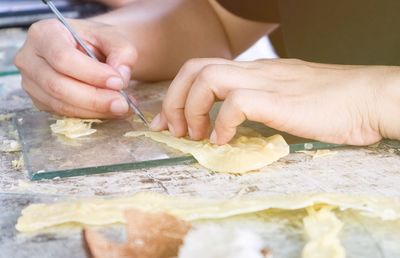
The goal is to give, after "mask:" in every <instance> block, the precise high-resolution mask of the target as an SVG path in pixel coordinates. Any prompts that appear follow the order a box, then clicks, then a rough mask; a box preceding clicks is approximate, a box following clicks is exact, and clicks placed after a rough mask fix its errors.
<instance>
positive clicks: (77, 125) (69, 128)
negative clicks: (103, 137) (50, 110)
mask: <svg viewBox="0 0 400 258" xmlns="http://www.w3.org/2000/svg"><path fill="white" fill-rule="evenodd" d="M101 122H102V121H101V120H98V119H79V118H64V119H59V120H57V121H56V122H55V123H54V124H52V125H50V128H51V131H52V132H53V133H56V134H61V135H64V136H65V137H68V138H71V139H76V138H79V137H82V136H87V135H90V134H93V133H95V132H96V131H97V130H96V129H92V124H93V123H101Z"/></svg>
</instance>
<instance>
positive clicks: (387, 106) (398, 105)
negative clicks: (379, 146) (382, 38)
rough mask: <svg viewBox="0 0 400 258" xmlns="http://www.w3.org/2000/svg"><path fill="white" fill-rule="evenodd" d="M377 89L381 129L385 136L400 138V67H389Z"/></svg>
mask: <svg viewBox="0 0 400 258" xmlns="http://www.w3.org/2000/svg"><path fill="white" fill-rule="evenodd" d="M382 77H384V78H385V79H384V82H383V83H382V84H381V85H380V86H379V87H378V89H377V91H376V96H377V109H378V116H379V117H378V119H379V131H380V133H381V135H382V137H384V138H388V139H396V140H400V67H388V68H387V70H386V71H385V73H382Z"/></svg>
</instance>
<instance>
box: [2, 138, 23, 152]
mask: <svg viewBox="0 0 400 258" xmlns="http://www.w3.org/2000/svg"><path fill="white" fill-rule="evenodd" d="M0 151H1V152H18V151H21V144H19V142H18V141H16V140H3V142H2V144H1V145H0Z"/></svg>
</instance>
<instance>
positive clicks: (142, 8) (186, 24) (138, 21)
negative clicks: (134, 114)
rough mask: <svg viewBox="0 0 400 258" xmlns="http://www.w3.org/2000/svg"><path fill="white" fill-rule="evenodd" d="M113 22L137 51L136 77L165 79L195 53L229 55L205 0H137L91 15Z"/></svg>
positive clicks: (224, 39) (216, 19)
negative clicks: (119, 7)
mask: <svg viewBox="0 0 400 258" xmlns="http://www.w3.org/2000/svg"><path fill="white" fill-rule="evenodd" d="M93 20H95V21H98V22H103V23H107V24H111V25H116V27H118V28H119V29H120V30H121V31H122V33H123V34H124V35H125V36H126V37H127V38H128V39H129V40H130V41H131V42H132V44H133V45H134V46H135V48H136V49H137V52H138V60H137V62H136V64H135V66H134V67H133V77H134V79H137V80H166V79H171V78H173V77H174V76H175V74H176V73H177V71H178V69H179V68H180V67H181V66H182V64H183V63H184V62H185V61H186V60H188V59H190V58H195V57H223V58H231V57H232V53H231V51H230V47H229V43H228V40H227V37H226V35H225V33H224V29H223V27H222V25H221V22H220V21H219V19H218V17H217V15H216V14H215V12H214V11H213V9H212V8H211V6H210V4H209V3H208V1H206V0H190V1H187V0H165V1H159V0H143V1H142V0H138V1H136V2H135V3H133V4H132V5H131V6H129V7H126V8H123V9H119V10H115V11H112V12H110V13H108V14H105V15H101V16H98V17H95V18H93Z"/></svg>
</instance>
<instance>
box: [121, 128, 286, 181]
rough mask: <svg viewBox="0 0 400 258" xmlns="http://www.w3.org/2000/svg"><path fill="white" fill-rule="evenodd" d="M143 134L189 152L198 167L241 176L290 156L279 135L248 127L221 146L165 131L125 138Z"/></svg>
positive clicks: (127, 135) (135, 132)
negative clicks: (264, 135)
mask: <svg viewBox="0 0 400 258" xmlns="http://www.w3.org/2000/svg"><path fill="white" fill-rule="evenodd" d="M142 135H143V136H146V137H149V138H151V139H153V140H155V141H157V142H161V143H165V144H167V145H168V146H170V147H172V148H174V149H177V150H180V151H182V152H184V153H190V154H191V155H193V157H194V158H195V159H196V160H197V161H198V162H199V163H200V164H201V165H203V166H204V167H206V168H208V169H210V170H212V171H215V172H225V173H234V174H243V173H246V172H249V171H253V170H257V169H260V168H263V167H265V166H267V165H269V164H271V163H272V162H274V161H276V160H278V159H280V158H282V157H284V156H286V155H288V154H289V145H288V144H287V143H286V142H285V140H284V139H283V137H282V136H281V135H274V136H271V137H263V136H261V135H260V134H258V133H257V132H255V131H253V130H250V129H247V128H246V129H245V128H242V129H239V130H238V134H237V135H236V136H235V137H234V139H233V140H232V141H231V142H230V143H229V144H225V145H221V146H218V145H215V144H211V143H210V142H209V140H203V141H193V140H189V139H186V138H176V137H174V136H172V135H171V134H170V133H169V132H167V131H164V132H148V131H146V132H144V131H133V132H128V133H126V134H125V136H126V137H139V136H142Z"/></svg>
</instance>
